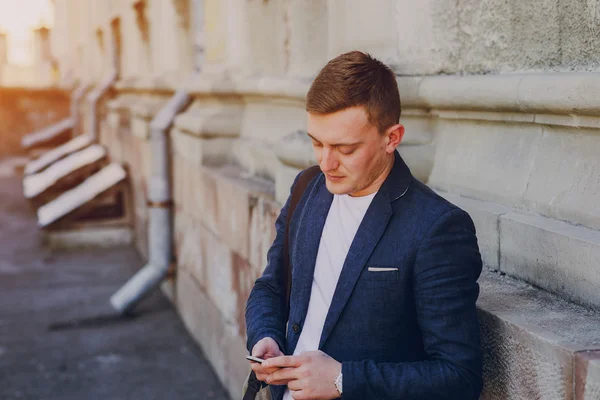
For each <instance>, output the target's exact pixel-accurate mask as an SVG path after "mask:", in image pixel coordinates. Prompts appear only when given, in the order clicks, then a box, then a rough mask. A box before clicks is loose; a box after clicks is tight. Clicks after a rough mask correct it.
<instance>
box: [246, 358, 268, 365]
mask: <svg viewBox="0 0 600 400" xmlns="http://www.w3.org/2000/svg"><path fill="white" fill-rule="evenodd" d="M246 360H249V361H254V362H257V363H259V364H262V362H263V361H265V360H263V359H262V358H258V357H252V356H246Z"/></svg>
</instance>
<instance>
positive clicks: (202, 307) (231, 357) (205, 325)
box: [176, 270, 249, 399]
mask: <svg viewBox="0 0 600 400" xmlns="http://www.w3.org/2000/svg"><path fill="white" fill-rule="evenodd" d="M176 295H177V307H178V311H179V314H180V315H181V318H182V320H183V322H184V324H185V326H186V327H187V329H188V330H189V332H190V333H191V335H192V337H193V338H194V339H195V340H196V341H197V342H198V344H199V345H200V347H201V348H202V350H203V352H204V354H205V356H206V358H207V359H208V361H209V362H210V363H211V365H212V366H213V368H214V370H215V373H216V374H217V376H218V378H219V380H220V381H221V382H222V383H223V385H224V386H225V388H226V389H227V391H228V392H229V394H230V396H231V398H233V399H237V398H241V389H242V384H243V383H244V380H245V378H246V377H247V376H248V373H249V367H248V363H247V361H246V360H245V359H244V356H245V355H246V354H247V351H246V349H245V344H244V343H245V338H244V337H243V336H240V335H239V332H238V331H237V329H235V328H234V327H232V326H231V324H229V323H228V322H226V321H225V320H224V319H223V316H222V315H221V313H220V311H219V309H218V308H217V307H216V306H215V305H214V303H213V302H212V301H211V299H210V298H209V297H208V296H207V295H206V293H205V292H204V291H202V290H201V289H200V288H199V287H198V285H196V282H195V280H194V278H193V277H192V276H190V275H189V274H188V272H187V271H185V270H184V271H182V273H181V274H179V275H178V277H177V286H176Z"/></svg>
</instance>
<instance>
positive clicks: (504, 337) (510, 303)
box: [477, 270, 600, 400]
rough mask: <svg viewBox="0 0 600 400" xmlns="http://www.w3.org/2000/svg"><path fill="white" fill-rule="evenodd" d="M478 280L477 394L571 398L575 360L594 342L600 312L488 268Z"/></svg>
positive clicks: (598, 336) (486, 396)
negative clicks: (480, 363)
mask: <svg viewBox="0 0 600 400" xmlns="http://www.w3.org/2000/svg"><path fill="white" fill-rule="evenodd" d="M479 284H480V287H481V292H480V296H479V300H478V303H477V305H478V308H479V319H480V324H481V333H482V346H483V350H484V390H483V394H482V396H481V398H482V399H486V400H487V399H573V393H574V388H575V382H574V376H576V374H574V372H576V371H574V360H575V357H576V355H577V353H578V352H580V351H582V350H586V349H596V348H597V347H598V345H599V343H600V315H599V314H598V313H597V312H594V311H591V310H589V309H586V308H584V307H580V306H576V305H574V304H571V303H568V302H566V301H564V300H562V299H559V298H557V297H555V296H553V295H550V294H548V293H546V292H544V291H542V290H539V289H536V288H533V287H531V286H529V285H526V284H524V283H522V282H518V281H515V280H513V279H510V278H509V277H506V276H504V277H503V276H500V275H499V274H496V273H492V272H489V271H487V270H484V272H483V274H482V276H481V277H480V279H479ZM575 368H576V366H575Z"/></svg>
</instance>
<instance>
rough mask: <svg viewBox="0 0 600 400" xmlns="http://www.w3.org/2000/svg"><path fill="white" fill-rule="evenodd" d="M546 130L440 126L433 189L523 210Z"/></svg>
mask: <svg viewBox="0 0 600 400" xmlns="http://www.w3.org/2000/svg"><path fill="white" fill-rule="evenodd" d="M541 136H542V127H541V126H536V125H533V124H508V123H497V122H483V121H450V120H445V121H440V122H439V123H438V130H437V137H436V143H435V146H436V149H435V158H434V164H433V170H432V172H431V175H430V176H429V184H430V185H431V186H433V187H436V188H439V189H442V190H444V191H446V192H452V193H457V194H460V195H464V196H466V197H474V198H477V199H481V200H487V201H493V202H498V203H502V204H508V205H516V206H519V205H520V204H521V203H522V198H523V195H524V194H525V191H526V188H527V184H528V182H529V175H530V173H531V171H532V169H533V166H534V162H535V156H536V153H537V151H538V146H539V142H540V139H541Z"/></svg>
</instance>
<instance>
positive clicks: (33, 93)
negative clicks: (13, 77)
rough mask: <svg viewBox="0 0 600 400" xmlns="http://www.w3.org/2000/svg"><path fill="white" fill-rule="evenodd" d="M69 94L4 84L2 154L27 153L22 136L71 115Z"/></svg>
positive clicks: (0, 132) (0, 97)
mask: <svg viewBox="0 0 600 400" xmlns="http://www.w3.org/2000/svg"><path fill="white" fill-rule="evenodd" d="M69 101H70V100H69V94H68V93H66V92H64V91H61V90H56V89H40V90H31V89H21V88H7V87H0V121H2V123H1V124H0V158H2V157H5V156H8V155H16V154H24V150H23V149H21V138H22V137H23V136H24V135H26V134H28V133H32V132H35V131H36V130H39V129H42V128H45V127H47V126H48V125H50V124H52V123H54V122H58V121H60V120H61V119H63V118H65V117H67V116H68V115H69Z"/></svg>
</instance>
